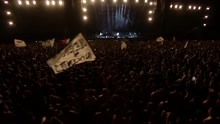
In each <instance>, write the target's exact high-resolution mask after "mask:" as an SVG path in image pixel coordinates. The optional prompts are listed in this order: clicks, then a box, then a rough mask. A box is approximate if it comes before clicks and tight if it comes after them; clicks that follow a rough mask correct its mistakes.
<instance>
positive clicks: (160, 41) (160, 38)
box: [156, 36, 164, 45]
mask: <svg viewBox="0 0 220 124" xmlns="http://www.w3.org/2000/svg"><path fill="white" fill-rule="evenodd" d="M156 41H157V42H158V43H159V45H163V42H164V39H163V37H161V36H160V37H158V38H157V39H156Z"/></svg>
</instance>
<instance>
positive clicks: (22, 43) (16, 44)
mask: <svg viewBox="0 0 220 124" xmlns="http://www.w3.org/2000/svg"><path fill="white" fill-rule="evenodd" d="M14 43H15V46H16V47H26V46H27V45H26V43H25V42H24V41H23V40H18V39H14Z"/></svg>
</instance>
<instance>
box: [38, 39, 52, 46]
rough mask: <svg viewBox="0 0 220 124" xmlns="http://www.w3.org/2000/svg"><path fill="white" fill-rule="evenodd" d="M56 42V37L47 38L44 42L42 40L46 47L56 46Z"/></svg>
mask: <svg viewBox="0 0 220 124" xmlns="http://www.w3.org/2000/svg"><path fill="white" fill-rule="evenodd" d="M54 42H55V38H53V39H50V40H46V41H44V42H42V43H41V44H42V46H44V47H53V46H54Z"/></svg>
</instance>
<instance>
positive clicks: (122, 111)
mask: <svg viewBox="0 0 220 124" xmlns="http://www.w3.org/2000/svg"><path fill="white" fill-rule="evenodd" d="M126 43H127V46H128V47H127V49H125V50H121V49H120V45H121V43H120V42H116V41H102V42H101V41H91V42H89V44H90V46H91V48H92V49H93V51H94V53H95V55H96V57H97V59H96V60H95V61H93V62H86V63H82V64H79V65H75V66H73V67H71V68H70V69H68V70H66V71H64V72H62V73H59V74H56V75H55V74H54V72H53V70H52V69H51V68H49V66H48V65H47V63H46V61H47V60H48V59H50V58H51V57H53V56H54V55H56V54H57V53H58V52H59V51H60V50H62V49H63V48H64V47H65V45H60V44H56V45H55V46H54V47H53V48H44V47H42V46H41V45H39V44H34V43H33V44H28V45H27V47H25V48H16V47H15V46H14V45H13V44H11V45H9V44H1V45H0V54H1V55H0V123H1V124H201V123H203V124H220V119H219V117H220V54H219V53H220V43H219V42H210V41H201V42H199V41H190V42H189V44H188V46H187V48H184V45H185V42H165V43H164V44H163V45H158V44H157V43H156V42H155V41H152V42H140V41H139V42H134V41H133V42H129V41H127V42H126Z"/></svg>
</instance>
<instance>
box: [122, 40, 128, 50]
mask: <svg viewBox="0 0 220 124" xmlns="http://www.w3.org/2000/svg"><path fill="white" fill-rule="evenodd" d="M126 48H127V44H126V43H125V42H124V41H122V42H121V50H123V49H126Z"/></svg>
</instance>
